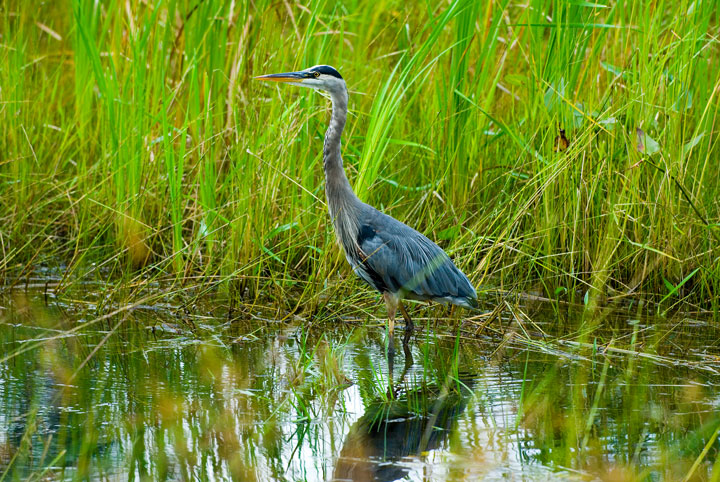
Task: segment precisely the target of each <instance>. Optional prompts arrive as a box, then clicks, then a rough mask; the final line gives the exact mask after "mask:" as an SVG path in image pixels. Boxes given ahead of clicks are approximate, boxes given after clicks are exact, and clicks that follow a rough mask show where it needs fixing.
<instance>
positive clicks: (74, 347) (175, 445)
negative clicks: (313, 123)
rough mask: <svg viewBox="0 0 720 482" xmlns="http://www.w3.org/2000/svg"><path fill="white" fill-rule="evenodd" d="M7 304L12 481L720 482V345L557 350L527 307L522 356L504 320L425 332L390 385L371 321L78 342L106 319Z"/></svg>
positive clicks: (102, 335) (201, 323) (4, 338)
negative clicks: (505, 480)
mask: <svg viewBox="0 0 720 482" xmlns="http://www.w3.org/2000/svg"><path fill="white" fill-rule="evenodd" d="M0 305H1V306H3V307H4V309H3V310H2V311H0V344H1V345H2V353H3V356H4V357H5V361H3V362H2V363H1V364H0V404H1V408H0V474H2V475H1V476H0V477H3V478H4V480H25V479H27V478H39V476H42V477H43V478H51V479H82V478H131V479H152V480H170V479H173V480H174V479H185V480H187V479H203V480H205V479H228V480H230V479H234V480H287V481H291V480H292V481H294V480H333V479H335V480H347V479H350V480H398V479H405V480H477V479H478V478H481V477H485V478H500V477H507V476H509V474H516V475H518V474H521V475H522V477H524V478H527V479H531V480H534V479H540V480H542V479H547V478H548V477H553V478H556V477H560V478H566V479H573V478H579V479H584V480H585V479H594V478H599V479H602V480H682V479H683V478H686V477H687V478H688V479H690V480H717V478H718V476H719V474H720V468H719V466H718V464H717V463H716V462H715V460H716V459H717V458H718V442H717V434H718V431H719V430H720V419H719V418H718V416H717V405H718V397H717V391H716V388H715V387H716V386H717V383H718V381H719V379H718V375H717V371H716V368H717V366H716V365H714V364H713V363H711V362H707V357H708V356H709V355H710V354H711V353H712V350H713V346H714V345H712V343H708V342H703V341H702V340H700V339H699V338H698V337H697V336H696V337H695V338H694V339H693V338H692V337H691V336H690V335H692V331H691V330H689V329H688V330H687V331H686V330H684V329H681V328H674V329H673V335H672V336H673V337H674V338H673V344H674V346H675V348H674V349H669V348H667V345H663V346H664V347H666V348H663V349H659V348H653V350H652V351H647V350H648V349H649V348H650V347H659V345H658V344H657V343H655V341H656V340H657V339H660V338H662V339H665V340H666V339H667V338H668V336H670V335H668V330H669V329H662V330H658V332H657V334H655V335H650V334H649V332H647V331H643V328H642V327H641V326H640V327H639V326H638V325H637V324H635V325H630V327H629V328H627V329H626V330H625V331H626V333H622V330H620V329H619V328H618V329H613V330H614V331H613V330H611V331H612V334H610V335H608V336H606V334H603V333H601V332H595V333H594V336H595V340H600V341H594V342H593V343H587V342H584V341H573V340H561V339H559V338H553V335H552V329H551V327H552V321H553V320H552V318H548V317H547V313H545V314H543V312H540V311H535V312H533V311H532V309H530V308H528V309H527V312H528V313H529V315H528V316H529V317H532V318H533V320H534V322H537V323H538V327H539V328H541V329H542V330H543V331H544V332H546V333H547V338H542V339H537V340H534V341H533V342H532V343H530V342H528V341H527V340H526V339H524V338H522V337H519V336H514V335H513V336H510V334H511V333H513V326H514V325H513V324H512V323H510V324H508V321H507V320H505V321H503V328H502V330H503V333H502V334H500V335H497V336H496V335H494V334H492V333H491V334H490V335H483V336H480V337H477V338H473V339H470V338H466V337H464V336H463V335H462V333H463V331H462V330H463V327H462V325H458V326H457V327H456V328H452V327H450V326H446V327H443V326H442V324H441V323H437V324H435V323H434V322H431V323H428V324H427V329H426V330H425V331H423V332H421V333H419V334H417V335H416V337H415V339H414V340H413V345H412V363H404V361H405V359H404V356H403V355H401V354H398V355H397V359H396V360H395V364H394V366H393V369H394V371H393V372H392V373H390V372H389V371H388V370H389V368H390V367H389V365H388V360H387V358H386V356H385V345H384V339H383V336H382V333H381V330H379V329H376V328H375V327H374V326H369V325H368V326H366V325H365V324H359V325H356V324H349V323H348V324H345V323H339V324H334V325H328V324H316V325H302V324H294V323H276V322H272V321H268V322H260V321H250V320H234V321H232V322H229V321H227V320H226V318H224V317H218V318H212V317H208V316H207V315H206V314H203V315H202V316H201V315H200V314H198V313H189V314H185V315H184V316H186V317H190V318H191V320H190V321H191V322H183V321H182V320H180V319H178V317H177V316H176V315H175V313H174V312H173V311H172V310H168V311H165V310H158V309H153V310H150V309H144V308H143V309H133V310H128V311H126V312H124V313H121V314H117V315H115V316H112V317H109V318H107V319H105V320H102V321H101V322H97V323H94V324H88V325H87V327H84V328H83V329H80V330H76V331H71V330H72V329H73V328H74V327H77V326H80V325H82V324H84V323H89V322H91V321H92V320H93V319H96V317H97V315H95V314H93V313H92V312H91V311H89V310H83V309H82V308H81V307H79V306H77V305H72V304H67V305H62V306H61V305H59V304H56V305H54V306H47V305H45V304H44V302H43V300H42V297H41V296H35V295H32V294H31V295H29V296H25V297H22V296H15V297H14V298H12V299H3V300H2V303H0ZM543 317H545V318H543ZM566 323H571V322H570V321H567V322H566ZM499 326H500V324H497V327H499ZM656 326H659V325H656ZM329 328H332V329H329ZM565 328H567V326H564V328H563V329H565ZM498 329H500V328H498ZM516 333H522V330H517V331H516ZM633 334H634V336H633ZM578 339H580V338H578ZM523 340H525V341H523ZM621 340H627V341H626V342H622V341H621ZM570 341H573V343H569V342H570ZM566 342H567V343H566ZM27 346H31V347H32V349H27V350H26V349H25V347H27ZM498 347H500V348H498ZM681 347H682V348H683V350H684V351H685V354H686V355H685V357H684V358H682V359H680V358H679V357H677V356H676V352H677V350H678V349H680V348H681ZM643 350H645V351H643ZM673 350H675V351H673ZM696 352H702V353H704V358H703V357H700V356H695V355H693V354H694V353H696ZM641 353H644V354H645V355H646V356H640V354H641ZM673 357H675V358H673ZM673 359H675V360H677V363H671V362H669V360H673ZM694 360H695V361H694ZM698 360H705V362H703V363H700V362H699V361H698ZM681 361H682V363H681Z"/></svg>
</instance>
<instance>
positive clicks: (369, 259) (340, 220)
mask: <svg viewBox="0 0 720 482" xmlns="http://www.w3.org/2000/svg"><path fill="white" fill-rule="evenodd" d="M256 79H258V80H264V81H273V82H284V83H287V84H291V85H298V86H300V87H310V88H313V89H319V90H323V91H325V92H327V93H329V94H330V99H331V100H332V116H331V118H330V126H329V127H328V130H327V132H326V133H325V143H324V145H323V166H324V169H325V196H326V198H327V205H328V209H329V211H330V217H331V218H332V222H333V226H334V227H335V235H336V236H337V240H338V244H339V245H340V246H341V247H342V249H343V251H344V252H345V258H347V260H348V263H350V265H351V266H352V268H353V271H354V272H355V274H357V275H358V276H359V277H360V278H362V279H363V280H364V281H365V282H366V283H368V284H369V285H370V286H372V287H373V288H375V289H376V290H378V291H379V292H380V293H381V294H382V296H383V299H384V300H385V304H386V305H387V311H388V331H389V334H390V337H392V335H393V332H394V328H395V314H396V312H397V309H398V307H399V308H400V312H401V313H402V316H403V318H404V319H405V322H406V326H407V330H408V333H409V332H411V331H412V329H413V322H412V319H411V318H410V316H409V315H408V313H407V311H406V310H405V307H404V306H403V304H402V299H404V298H408V299H413V300H421V301H427V300H432V301H437V302H440V303H452V304H454V305H458V306H462V307H465V308H471V309H474V308H477V306H478V305H477V294H476V293H475V289H474V288H473V286H472V285H471V284H470V281H468V279H467V276H465V274H463V272H462V271H460V270H459V269H458V268H457V267H456V266H455V265H454V264H453V262H452V261H451V260H450V258H449V257H448V255H447V254H445V252H444V251H443V250H442V249H440V247H439V246H438V245H437V244H435V243H433V242H432V241H430V240H429V239H428V238H426V237H425V236H423V235H422V234H420V233H419V232H417V231H415V230H414V229H413V228H411V227H409V226H407V225H405V224H403V223H401V222H400V221H398V220H396V219H394V218H392V217H390V216H388V215H387V214H383V213H381V212H380V211H378V210H377V209H375V208H374V207H372V206H369V205H367V204H365V203H364V202H362V201H360V199H358V197H357V196H356V195H355V193H354V192H353V190H352V187H350V183H349V182H348V179H347V177H346V176H345V170H344V169H343V161H342V157H341V156H340V136H341V134H342V131H343V128H344V127H345V121H346V119H347V104H348V91H347V87H346V86H345V81H344V80H343V78H342V77H341V76H340V74H339V73H338V71H337V70H335V69H334V68H332V67H330V66H328V65H316V66H314V67H310V68H309V69H305V70H301V71H299V72H286V73H282V74H270V75H263V76H260V77H256ZM405 339H406V340H407V336H406V338H405Z"/></svg>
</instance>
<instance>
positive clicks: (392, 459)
mask: <svg viewBox="0 0 720 482" xmlns="http://www.w3.org/2000/svg"><path fill="white" fill-rule="evenodd" d="M449 385H450V386H449V387H448V386H446V387H438V386H437V385H422V386H421V387H419V388H416V389H413V390H411V391H408V392H406V393H404V394H401V395H400V396H399V397H397V398H396V399H395V400H392V401H389V402H388V401H385V400H383V401H380V400H378V401H377V402H375V403H373V404H371V405H370V406H369V407H368V408H367V410H366V411H365V413H364V414H363V416H362V417H360V419H359V420H358V421H357V422H355V424H354V425H353V426H352V427H351V428H350V432H349V433H348V435H347V437H346V438H345V441H344V443H343V448H342V450H341V451H340V456H339V457H338V460H337V462H336V464H335V470H334V472H333V478H332V480H333V481H334V482H340V481H354V482H389V481H393V480H398V479H402V478H404V477H405V476H407V474H408V473H409V472H410V468H409V467H408V466H407V465H402V463H401V462H402V460H403V459H405V458H407V457H424V456H425V454H427V452H429V451H432V450H435V449H438V448H440V447H442V445H443V444H444V442H445V440H446V439H447V438H448V436H449V435H450V433H451V432H452V427H453V426H454V424H455V421H456V420H457V419H458V417H459V416H460V415H461V414H462V413H463V412H464V411H465V408H466V406H467V403H468V400H469V399H470V396H471V395H472V387H473V385H474V377H472V376H470V375H466V376H461V377H460V379H459V381H454V382H451V383H450V384H449Z"/></svg>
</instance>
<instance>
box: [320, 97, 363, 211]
mask: <svg viewBox="0 0 720 482" xmlns="http://www.w3.org/2000/svg"><path fill="white" fill-rule="evenodd" d="M330 95H331V98H332V117H331V118H330V126H329V127H328V130H327V132H325V144H324V145H323V167H324V168H325V194H326V197H327V201H328V208H329V209H330V215H331V216H332V217H333V219H334V218H335V217H336V215H337V214H338V212H340V211H341V210H343V209H347V208H349V207H350V203H352V202H353V201H355V200H356V199H357V196H355V193H354V192H353V190H352V188H351V187H350V183H349V182H348V179H347V176H346V175H345V170H344V169H343V161H342V156H341V155H340V145H341V142H340V136H341V135H342V131H343V129H344V128H345V121H346V120H347V103H348V94H347V90H346V89H343V90H342V91H338V92H331V94H330Z"/></svg>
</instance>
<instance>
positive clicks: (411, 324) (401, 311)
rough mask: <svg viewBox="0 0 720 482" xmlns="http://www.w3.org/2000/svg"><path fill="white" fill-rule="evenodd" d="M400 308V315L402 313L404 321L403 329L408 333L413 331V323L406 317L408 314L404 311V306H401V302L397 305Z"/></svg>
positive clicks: (408, 316)
mask: <svg viewBox="0 0 720 482" xmlns="http://www.w3.org/2000/svg"><path fill="white" fill-rule="evenodd" d="M398 305H399V306H400V313H402V315H403V318H404V319H405V328H406V329H407V330H409V331H413V330H414V329H415V324H414V323H413V320H412V318H410V315H408V312H407V311H406V310H405V305H403V304H402V301H400V302H399V303H398Z"/></svg>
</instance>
